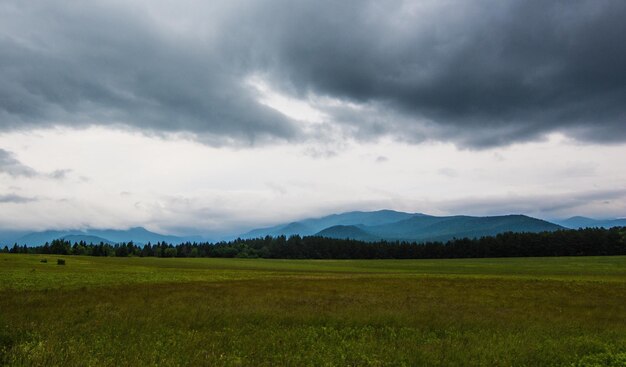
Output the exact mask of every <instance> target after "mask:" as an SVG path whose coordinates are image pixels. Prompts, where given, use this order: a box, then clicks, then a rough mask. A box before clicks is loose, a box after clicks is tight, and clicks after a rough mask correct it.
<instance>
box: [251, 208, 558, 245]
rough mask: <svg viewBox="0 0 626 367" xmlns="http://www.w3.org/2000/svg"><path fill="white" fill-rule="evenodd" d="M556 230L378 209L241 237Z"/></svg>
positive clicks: (435, 236)
mask: <svg viewBox="0 0 626 367" xmlns="http://www.w3.org/2000/svg"><path fill="white" fill-rule="evenodd" d="M326 225H328V226H326ZM322 226H326V227H322ZM558 229H563V227H561V226H559V225H557V224H554V223H550V222H547V221H544V220H541V219H537V218H532V217H528V216H525V215H502V216H491V217H472V216H463V215H458V216H448V217H436V216H431V215H425V214H419V213H417V214H411V213H403V212H395V211H391V210H381V211H376V212H349V213H343V214H335V215H329V216H326V217H323V218H316V219H306V220H302V221H299V222H292V223H289V224H284V225H278V226H274V227H269V228H261V229H256V230H253V231H250V232H248V233H246V234H244V235H242V238H254V237H264V236H267V235H269V236H279V235H285V236H290V235H295V234H298V235H301V236H307V235H313V234H315V235H319V236H324V237H331V238H352V239H359V240H364V241H375V240H379V239H386V240H406V241H418V242H423V241H447V240H449V239H452V238H455V237H456V238H463V237H470V238H474V237H481V236H490V235H495V234H498V233H503V232H543V231H555V230H558Z"/></svg>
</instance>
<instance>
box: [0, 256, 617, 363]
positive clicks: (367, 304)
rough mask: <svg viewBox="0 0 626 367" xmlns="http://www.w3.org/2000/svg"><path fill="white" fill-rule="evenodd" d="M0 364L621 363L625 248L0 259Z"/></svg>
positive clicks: (20, 257) (7, 257) (4, 257)
mask: <svg viewBox="0 0 626 367" xmlns="http://www.w3.org/2000/svg"><path fill="white" fill-rule="evenodd" d="M42 258H47V259H48V262H47V263H42V262H40V259H42ZM57 258H63V259H65V260H66V265H65V266H59V265H57V264H56V259H57ZM0 362H1V363H3V364H6V365H18V366H19V365H29V366H30V365H40V366H51V365H59V366H99V365H104V366H120V365H163V366H178V365H194V366H195V365H207V366H239V365H243V366H274V365H289V366H334V365H337V366H347V365H348V366H383V365H392V366H402V365H406V366H416V365H417V366H419V365H425V366H551V365H553V366H606V365H608V366H626V257H576V258H573V257H570V258H518V259H463V260H397V261H396V260H361V261H359V260H354V261H351V260H337V261H329V260H319V261H313V260H311V261H309V260H252V259H161V258H97V257H75V256H61V257H59V256H51V255H46V256H43V255H13V254H6V255H5V254H1V255H0Z"/></svg>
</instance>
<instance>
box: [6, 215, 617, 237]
mask: <svg viewBox="0 0 626 367" xmlns="http://www.w3.org/2000/svg"><path fill="white" fill-rule="evenodd" d="M615 226H626V219H607V220H598V219H591V218H586V217H580V216H577V217H571V218H568V219H564V220H556V221H553V222H548V221H545V220H542V219H537V218H533V217H529V216H526V215H501V216H487V217H475V216H466V215H455V216H432V215H426V214H422V213H405V212H399V211H394V210H378V211H371V212H363V211H353V212H347V213H341V214H332V215H328V216H325V217H321V218H309V219H303V220H300V221H295V222H289V223H283V224H279V225H276V226H272V227H266V228H258V229H253V230H251V231H248V232H246V233H244V234H241V235H239V236H238V237H240V238H244V239H245V238H259V237H265V236H273V237H276V236H280V235H285V236H291V235H300V236H312V235H317V236H323V237H330V238H341V239H344V238H350V239H355V240H362V241H370V242H371V241H377V240H392V241H394V240H401V241H417V242H426V241H447V240H449V239H452V238H463V237H469V238H473V237H481V236H491V235H496V234H498V233H503V232H543V231H555V230H559V229H565V228H572V229H576V228H585V227H604V228H610V227H615ZM235 237H237V236H234V237H233V236H231V237H229V238H227V239H226V240H228V239H233V238H235ZM59 238H61V239H65V240H68V241H70V242H72V243H74V242H80V241H84V242H86V243H100V242H103V243H108V244H113V243H119V242H129V241H133V242H134V243H136V244H139V245H143V244H146V243H148V242H150V243H153V244H154V243H156V242H163V241H164V242H167V243H172V244H179V243H182V242H187V241H190V242H204V241H206V240H205V239H203V238H202V237H200V236H171V235H164V234H159V233H155V232H151V231H148V230H146V229H145V228H143V227H134V228H130V229H127V230H114V229H86V230H64V231H55V230H49V231H42V232H27V231H0V244H2V245H10V244H13V243H17V244H18V245H27V246H38V245H42V244H44V243H46V242H51V241H52V240H54V239H59Z"/></svg>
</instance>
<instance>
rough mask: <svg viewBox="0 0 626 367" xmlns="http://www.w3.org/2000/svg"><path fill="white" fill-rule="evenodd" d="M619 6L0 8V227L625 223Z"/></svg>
mask: <svg viewBox="0 0 626 367" xmlns="http://www.w3.org/2000/svg"><path fill="white" fill-rule="evenodd" d="M624 19H626V2H624V1H621V0H614V1H604V0H588V1H585V0H581V1H576V2H572V1H513V0H503V1H491V0H490V1H480V0H477V1H445V0H437V1H434V0H432V1H431V0H427V1H384V0H375V1H362V0H359V1H350V0H345V1H325V0H316V1H297V0H289V1H287V0H285V1H277V0H267V1H237V0H229V1H210V2H200V1H186V0H182V1H176V2H166V1H155V0H149V1H148V0H146V1H128V0H124V1H117V0H106V1H97V0H95V1H89V2H87V1H80V2H77V1H59V0H41V1H39V0H29V1H23V0H16V1H13V0H2V1H0V229H52V228H55V229H63V228H65V229H68V228H87V227H97V228H104V227H106V228H128V227H131V226H145V227H147V228H149V229H152V230H156V231H160V232H165V233H173V234H188V233H216V232H217V233H223V232H237V231H243V230H247V229H249V228H252V227H257V226H262V225H270V224H275V223H279V222H286V221H291V220H296V219H300V218H304V217H312V216H321V215H326V214H330V213H336V212H342V211H348V210H376V209H383V208H387V209H396V210H403V211H410V212H423V213H428V214H436V215H446V214H473V215H491V214H508V213H523V214H528V215H533V216H537V217H541V218H548V219H551V218H563V217H569V216H572V215H586V216H592V217H599V218H605V217H624V216H626V164H625V163H624V162H625V161H626V159H625V157H626V107H625V106H626V42H624V34H626V22H625V21H624Z"/></svg>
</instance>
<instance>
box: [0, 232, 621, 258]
mask: <svg viewBox="0 0 626 367" xmlns="http://www.w3.org/2000/svg"><path fill="white" fill-rule="evenodd" d="M3 252H10V253H30V254H57V255H90V256H155V257H240V258H241V257H243V258H257V257H261V258H273V259H433V258H480V257H524V256H597V255H626V227H615V228H611V229H604V228H586V229H578V230H560V231H555V232H542V233H514V232H508V233H503V234H499V235H497V236H490V237H481V238H476V239H469V238H462V239H454V240H451V241H447V242H445V243H444V242H426V243H409V242H388V241H379V242H362V241H356V240H349V239H343V240H342V239H332V238H325V237H317V236H306V237H300V236H291V237H289V238H287V237H285V236H278V237H269V236H267V237H265V238H257V239H245V240H244V239H236V240H233V241H230V242H219V243H190V242H187V243H182V244H179V245H176V246H174V245H172V244H168V243H165V242H160V243H156V244H150V243H148V244H146V245H144V246H139V245H136V244H134V243H132V242H129V243H120V244H115V245H110V244H105V243H100V244H86V243H84V242H79V243H73V244H72V243H71V242H69V241H65V240H62V239H59V240H54V241H52V242H51V243H46V244H45V245H43V246H37V247H26V246H18V245H14V246H13V247H12V248H9V247H8V246H5V247H4V248H3Z"/></svg>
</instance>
